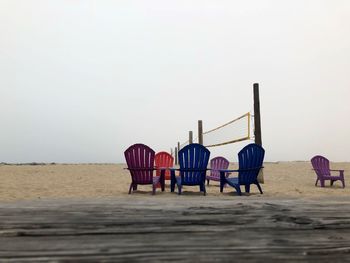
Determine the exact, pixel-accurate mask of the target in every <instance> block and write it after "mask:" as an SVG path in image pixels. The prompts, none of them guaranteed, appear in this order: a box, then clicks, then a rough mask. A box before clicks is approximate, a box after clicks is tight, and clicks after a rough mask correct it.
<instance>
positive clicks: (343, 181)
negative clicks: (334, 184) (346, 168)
mask: <svg viewBox="0 0 350 263" xmlns="http://www.w3.org/2000/svg"><path fill="white" fill-rule="evenodd" d="M341 182H342V183H343V188H345V180H344V178H342V180H341Z"/></svg>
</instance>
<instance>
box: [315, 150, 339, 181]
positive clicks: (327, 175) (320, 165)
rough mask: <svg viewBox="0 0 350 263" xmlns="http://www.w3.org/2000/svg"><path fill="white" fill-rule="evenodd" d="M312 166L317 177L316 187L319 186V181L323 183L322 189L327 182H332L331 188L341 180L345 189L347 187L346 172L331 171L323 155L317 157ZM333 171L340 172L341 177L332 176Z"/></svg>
mask: <svg viewBox="0 0 350 263" xmlns="http://www.w3.org/2000/svg"><path fill="white" fill-rule="evenodd" d="M311 164H312V167H313V168H314V171H315V172H316V175H317V179H316V183H315V186H317V183H318V181H320V182H321V187H324V183H325V181H326V180H330V181H331V186H332V185H333V183H334V182H335V181H337V180H339V181H341V182H342V184H343V188H344V187H345V180H344V170H331V169H330V168H329V167H330V166H329V160H328V159H327V158H325V157H323V156H321V155H316V156H315V157H313V158H312V159H311ZM331 171H335V172H339V176H334V175H331Z"/></svg>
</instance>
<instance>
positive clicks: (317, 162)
mask: <svg viewBox="0 0 350 263" xmlns="http://www.w3.org/2000/svg"><path fill="white" fill-rule="evenodd" d="M311 164H312V167H313V168H314V170H315V172H316V174H317V176H318V177H322V176H324V175H331V172H330V170H329V160H328V159H327V158H326V157H323V156H321V155H316V156H314V157H313V158H312V159H311Z"/></svg>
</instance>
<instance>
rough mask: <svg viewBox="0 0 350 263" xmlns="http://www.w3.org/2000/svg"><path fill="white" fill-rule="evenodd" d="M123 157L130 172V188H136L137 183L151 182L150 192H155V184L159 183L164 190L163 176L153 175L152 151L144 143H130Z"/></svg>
mask: <svg viewBox="0 0 350 263" xmlns="http://www.w3.org/2000/svg"><path fill="white" fill-rule="evenodd" d="M124 155H125V159H126V163H127V165H128V168H127V169H128V170H129V171H130V174H131V184H130V188H129V194H131V189H133V190H134V191H135V190H137V185H139V184H141V185H144V184H151V185H152V186H153V191H152V193H153V194H155V193H156V188H157V184H158V183H160V184H161V186H162V191H164V176H153V171H154V170H156V168H155V167H154V155H155V153H154V151H153V150H152V149H151V148H150V147H148V146H147V145H144V144H140V143H139V144H134V145H131V146H130V147H129V148H128V149H127V150H126V151H125V152H124Z"/></svg>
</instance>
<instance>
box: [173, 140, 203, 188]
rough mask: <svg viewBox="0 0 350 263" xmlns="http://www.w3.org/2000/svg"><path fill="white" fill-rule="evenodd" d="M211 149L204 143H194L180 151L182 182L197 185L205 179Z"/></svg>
mask: <svg viewBox="0 0 350 263" xmlns="http://www.w3.org/2000/svg"><path fill="white" fill-rule="evenodd" d="M209 156H210V151H209V150H208V149H207V148H205V147H204V146H203V145H200V144H198V143H192V144H189V145H187V146H185V147H184V148H183V149H181V150H180V151H179V165H180V169H185V170H187V171H181V172H180V175H181V181H182V184H189V185H196V184H200V183H203V182H204V181H205V174H206V171H205V169H207V166H208V161H209ZM191 170H192V171H191Z"/></svg>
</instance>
